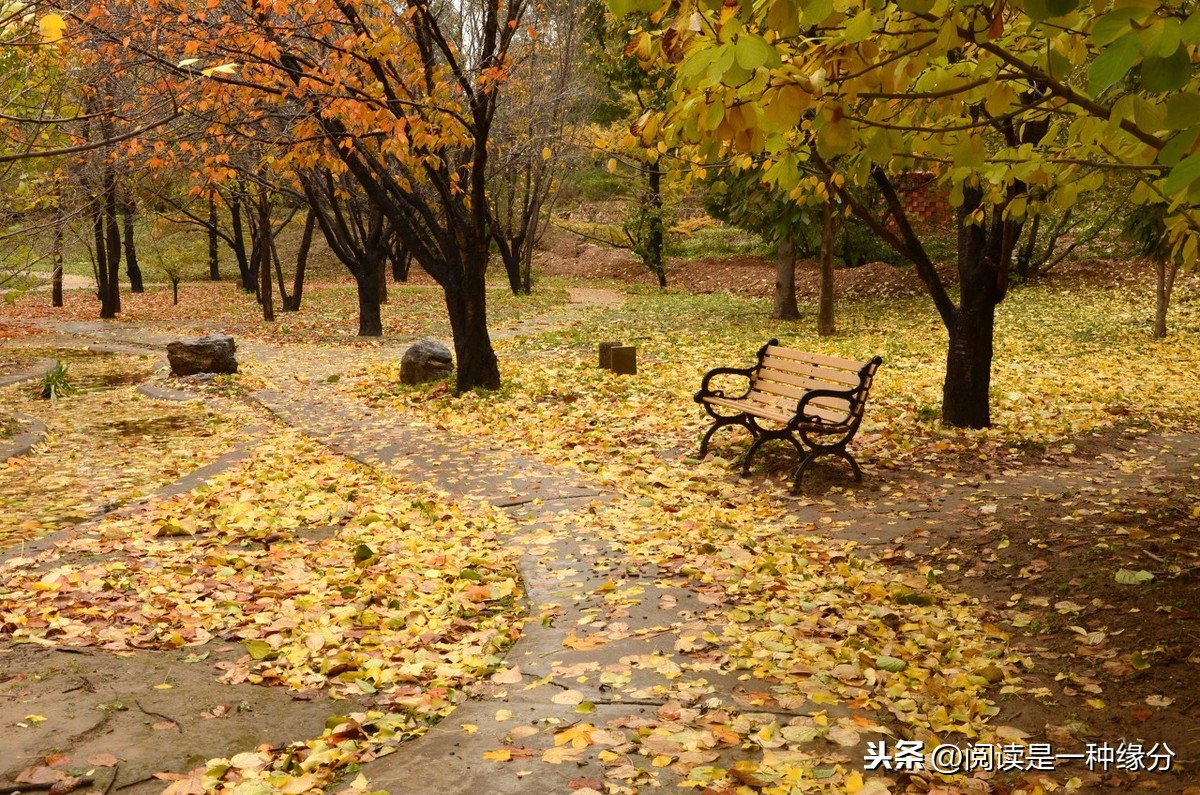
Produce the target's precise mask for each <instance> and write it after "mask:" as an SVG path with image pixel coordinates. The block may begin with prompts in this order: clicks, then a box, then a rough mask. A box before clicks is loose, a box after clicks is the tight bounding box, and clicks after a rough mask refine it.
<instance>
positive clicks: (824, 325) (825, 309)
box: [817, 201, 837, 337]
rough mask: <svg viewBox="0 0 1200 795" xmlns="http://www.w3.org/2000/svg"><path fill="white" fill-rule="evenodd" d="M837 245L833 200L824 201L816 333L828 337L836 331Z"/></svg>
mask: <svg viewBox="0 0 1200 795" xmlns="http://www.w3.org/2000/svg"><path fill="white" fill-rule="evenodd" d="M836 246H837V217H836V216H835V215H834V212H833V202H832V201H827V202H825V209H824V212H823V213H822V216H821V289H820V292H819V295H818V298H817V334H819V335H820V336H822V337H828V336H831V335H833V334H835V333H836V332H837V324H836V323H835V322H834V317H833V308H834V306H833V253H834V248H835V247H836Z"/></svg>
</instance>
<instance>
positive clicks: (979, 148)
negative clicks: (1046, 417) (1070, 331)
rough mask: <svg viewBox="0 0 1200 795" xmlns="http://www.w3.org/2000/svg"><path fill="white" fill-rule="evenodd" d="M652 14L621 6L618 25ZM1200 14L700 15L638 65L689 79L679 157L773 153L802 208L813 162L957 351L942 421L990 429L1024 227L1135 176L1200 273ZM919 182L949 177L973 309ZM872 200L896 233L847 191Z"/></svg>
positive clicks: (753, 11) (1039, 1)
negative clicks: (920, 229) (634, 14)
mask: <svg viewBox="0 0 1200 795" xmlns="http://www.w3.org/2000/svg"><path fill="white" fill-rule="evenodd" d="M651 5H653V6H654V8H655V10H657V9H658V7H659V3H657V2H650V0H612V7H613V8H614V10H616V11H618V12H627V11H631V10H640V11H645V10H647V9H649V7H650V6H651ZM1193 5H1194V4H1192V3H1184V4H1178V3H1165V2H1164V3H1160V4H1153V3H1149V4H1145V5H1141V4H1139V5H1137V6H1136V7H1134V6H1126V7H1122V8H1118V9H1115V10H1110V9H1108V8H1107V7H1100V9H1099V10H1097V7H1096V6H1095V5H1086V4H1085V5H1081V4H1079V3H1078V2H1076V0H1013V2H1007V3H1005V2H1002V3H996V4H991V5H979V4H977V3H973V2H967V1H966V0H959V1H958V2H947V3H939V4H935V3H933V2H930V0H898V3H897V4H887V5H883V6H882V7H873V8H871V9H865V8H862V7H861V6H860V5H859V4H857V3H852V2H849V1H848V0H833V2H818V1H817V0H766V1H765V2H753V3H751V2H742V1H740V0H728V2H721V3H715V2H712V1H711V0H684V2H680V3H679V4H677V7H673V8H672V10H674V11H676V13H674V14H672V15H671V16H670V17H669V18H665V20H664V24H663V26H662V28H661V29H659V30H657V31H656V32H654V33H651V32H649V31H644V32H643V33H642V34H641V36H640V38H639V44H638V46H637V48H636V49H637V53H638V55H639V56H641V57H642V59H643V60H645V61H657V62H663V61H666V62H670V63H673V64H674V65H675V66H676V77H677V80H676V88H677V92H678V93H677V98H676V100H675V102H674V103H673V105H672V107H671V109H670V111H669V112H668V113H666V114H664V118H663V119H662V120H661V123H662V125H663V128H664V129H665V130H667V131H668V134H669V136H670V137H671V138H672V140H677V141H680V142H686V143H690V144H692V145H693V146H694V147H695V148H696V150H697V152H698V154H699V155H700V156H702V157H705V158H718V157H724V156H727V155H728V154H730V153H736V152H755V153H763V154H765V155H766V157H767V160H768V164H767V165H768V166H769V168H768V172H767V173H768V174H769V175H770V176H771V179H772V181H773V182H774V183H775V184H777V185H778V186H779V187H780V188H781V189H783V190H788V191H792V192H793V194H794V195H795V196H797V197H800V196H803V195H805V194H806V193H808V192H811V190H812V188H813V187H814V186H813V184H811V183H812V181H813V178H811V177H805V176H804V174H803V171H802V164H804V163H806V162H807V163H811V164H812V165H813V166H815V167H816V168H817V169H818V170H819V171H820V172H821V174H822V177H821V178H820V180H822V181H823V182H824V183H825V184H828V185H830V186H831V189H832V191H833V192H834V193H835V194H836V195H837V196H838V197H839V198H840V199H841V200H842V201H843V202H845V203H846V205H847V206H849V207H851V208H852V210H853V211H854V213H855V214H856V215H857V216H859V217H860V218H861V219H862V220H863V221H864V222H866V223H868V224H870V225H871V226H872V228H873V229H875V231H876V233H877V234H878V235H879V236H880V237H881V238H882V239H884V240H885V241H887V242H888V243H889V244H890V245H892V246H893V247H894V248H895V249H896V250H897V251H898V252H900V253H901V254H902V255H903V256H905V257H907V258H908V259H910V260H911V261H912V262H913V263H914V264H915V265H916V268H917V272H918V274H919V275H920V277H921V279H922V281H923V282H924V284H925V286H926V288H927V290H928V292H929V294H930V297H931V298H932V300H933V303H934V306H935V307H936V309H937V312H938V314H939V316H940V317H941V319H942V322H943V324H944V325H945V326H946V329H947V332H948V334H949V346H948V349H947V357H946V363H947V364H946V378H945V382H944V389H943V404H942V416H943V420H944V421H945V422H947V423H949V424H951V425H958V426H967V427H984V426H986V425H988V424H990V421H991V418H990V412H989V388H990V377H991V359H992V335H993V327H994V323H995V307H996V305H997V304H998V303H999V302H1000V301H1002V300H1003V299H1004V296H1005V294H1006V292H1007V289H1008V279H1009V270H1010V262H1011V258H1012V255H1013V252H1014V250H1015V249H1016V247H1017V245H1018V241H1019V238H1020V235H1021V233H1022V230H1023V227H1024V222H1025V220H1026V219H1027V218H1029V217H1031V216H1037V215H1038V214H1040V213H1042V212H1043V211H1044V210H1045V209H1046V203H1048V202H1053V203H1054V204H1055V205H1056V206H1057V207H1060V208H1066V207H1070V206H1071V205H1072V204H1074V203H1075V201H1076V200H1077V199H1078V198H1079V196H1080V194H1082V193H1086V192H1088V191H1094V190H1097V189H1099V188H1101V187H1102V186H1103V185H1104V183H1105V180H1106V175H1107V174H1109V173H1111V172H1114V171H1116V172H1125V173H1131V174H1133V175H1135V176H1136V177H1137V178H1138V180H1139V182H1138V186H1137V188H1135V190H1134V191H1133V195H1132V199H1133V200H1134V201H1135V202H1142V203H1145V202H1159V203H1164V204H1167V205H1168V206H1169V208H1170V212H1171V216H1170V220H1169V221H1168V222H1167V228H1168V234H1169V237H1170V240H1171V241H1172V243H1173V244H1174V246H1175V247H1176V249H1177V250H1178V251H1179V253H1180V256H1181V257H1182V259H1183V261H1184V262H1185V263H1188V264H1190V263H1194V262H1195V260H1196V254H1197V235H1196V230H1197V229H1198V228H1200V223H1198V220H1197V217H1196V212H1195V205H1194V203H1193V202H1192V201H1191V200H1190V199H1189V198H1188V196H1189V191H1190V189H1191V187H1192V186H1193V185H1195V184H1196V182H1197V181H1198V180H1200V152H1197V153H1191V154H1189V153H1190V152H1191V150H1192V148H1194V142H1195V141H1196V140H1197V139H1198V138H1200V102H1196V101H1195V97H1196V94H1197V88H1198V87H1200V72H1197V70H1195V69H1194V68H1193V63H1194V61H1195V59H1196V58H1197V57H1200V55H1198V54H1197V53H1198V51H1197V49H1196V45H1200V14H1197V12H1196V9H1195V8H1194V7H1193ZM1135 76H1137V77H1139V78H1140V85H1138V84H1137V81H1135V80H1134V79H1133V78H1134V77H1135ZM835 157H838V158H840V160H838V161H837V162H838V166H837V168H836V169H835V168H834V166H833V165H832V163H833V158H835ZM914 166H919V167H921V168H923V169H932V170H934V171H935V173H937V174H938V175H939V177H940V179H941V180H942V181H943V182H945V183H946V184H947V185H948V186H949V190H950V196H951V202H952V203H953V204H954V205H955V206H956V208H957V216H958V238H959V239H958V270H959V283H960V287H961V296H960V298H959V300H958V302H957V303H956V302H955V301H954V300H953V299H952V298H951V296H950V293H949V291H948V290H947V287H946V285H945V284H944V283H943V281H942V279H941V277H940V275H939V274H938V272H937V270H936V268H934V266H933V262H932V261H931V260H930V257H929V255H928V253H927V251H926V250H925V248H924V246H923V245H922V241H921V238H920V236H919V234H918V233H917V232H916V230H915V229H914V228H913V225H912V224H911V223H910V222H909V220H908V218H907V216H906V215H905V213H904V208H903V204H902V202H901V201H900V199H899V197H898V195H897V193H896V190H895V187H894V184H893V178H894V176H895V175H896V174H898V173H902V172H904V171H905V170H907V169H910V168H913V167H914ZM806 183H809V184H807V186H806ZM867 184H874V185H875V186H876V187H877V188H878V189H879V191H880V192H881V194H882V195H883V198H884V200H885V202H886V205H887V208H888V210H889V212H890V215H891V220H892V224H893V225H885V224H884V223H883V222H882V220H881V219H880V218H879V217H878V214H877V213H876V212H875V210H874V208H873V207H870V206H866V205H864V204H863V203H862V202H860V201H856V199H855V197H854V195H853V191H852V190H850V189H849V187H848V186H849V185H858V186H862V185H867ZM1051 186H1053V187H1055V188H1056V189H1055V190H1053V191H1049V192H1045V193H1041V192H1040V191H1041V189H1044V188H1047V187H1051Z"/></svg>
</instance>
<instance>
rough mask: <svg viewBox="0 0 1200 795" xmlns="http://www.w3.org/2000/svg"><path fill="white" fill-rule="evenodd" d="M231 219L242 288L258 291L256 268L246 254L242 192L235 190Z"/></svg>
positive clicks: (234, 249) (230, 201)
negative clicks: (255, 278)
mask: <svg viewBox="0 0 1200 795" xmlns="http://www.w3.org/2000/svg"><path fill="white" fill-rule="evenodd" d="M229 220H230V224H231V225H232V226H233V246H232V248H233V256H234V257H236V258H237V264H238V272H239V273H240V275H241V277H242V290H243V291H244V292H247V293H253V292H257V290H256V288H255V280H254V269H253V268H252V267H251V266H250V258H249V256H247V254H246V232H245V228H244V226H243V224H242V194H241V192H240V191H234V192H233V195H231V196H230V197H229Z"/></svg>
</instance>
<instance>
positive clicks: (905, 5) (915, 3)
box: [896, 0, 935, 14]
mask: <svg viewBox="0 0 1200 795" xmlns="http://www.w3.org/2000/svg"><path fill="white" fill-rule="evenodd" d="M934 2H935V0H896V5H897V6H899V8H900V10H901V11H907V12H909V13H910V14H924V13H925V12H927V11H929V10H930V9H931V8H933V4H934Z"/></svg>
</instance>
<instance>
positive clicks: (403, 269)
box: [389, 244, 412, 282]
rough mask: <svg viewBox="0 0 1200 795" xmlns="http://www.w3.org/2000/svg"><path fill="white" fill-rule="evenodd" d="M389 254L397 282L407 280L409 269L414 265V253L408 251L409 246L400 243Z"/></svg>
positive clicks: (393, 275) (393, 274) (393, 276)
mask: <svg viewBox="0 0 1200 795" xmlns="http://www.w3.org/2000/svg"><path fill="white" fill-rule="evenodd" d="M389 256H390V258H391V260H392V278H393V279H394V280H396V282H407V281H408V269H409V266H411V265H412V255H411V254H409V253H408V247H407V246H405V245H404V244H399V245H397V246H396V248H395V250H394V251H393V252H392V253H391V254H390V255H389Z"/></svg>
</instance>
